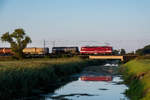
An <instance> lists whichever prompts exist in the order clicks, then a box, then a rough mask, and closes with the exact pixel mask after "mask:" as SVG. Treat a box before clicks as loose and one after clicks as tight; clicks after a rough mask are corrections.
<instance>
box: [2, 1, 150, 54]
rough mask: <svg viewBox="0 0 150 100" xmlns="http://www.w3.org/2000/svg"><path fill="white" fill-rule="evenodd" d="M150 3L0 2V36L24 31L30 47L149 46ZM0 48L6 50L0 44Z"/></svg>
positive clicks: (129, 49) (117, 47)
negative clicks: (30, 40) (30, 41)
mask: <svg viewBox="0 0 150 100" xmlns="http://www.w3.org/2000/svg"><path fill="white" fill-rule="evenodd" d="M149 5H150V0H0V34H3V33H5V32H10V33H12V32H13V30H14V29H17V28H23V29H24V30H25V32H26V33H27V35H29V36H30V37H31V39H32V41H33V43H32V44H29V46H38V47H42V46H43V41H44V40H45V41H46V46H47V47H50V48H51V47H52V46H54V45H55V46H75V45H76V46H85V45H97V46H98V45H99V46H100V45H111V46H113V47H114V48H116V49H119V48H125V49H126V50H127V51H128V52H130V51H133V50H136V49H138V48H142V47H143V46H145V45H148V44H150V6H149ZM0 46H1V47H2V46H7V44H6V43H2V42H0Z"/></svg>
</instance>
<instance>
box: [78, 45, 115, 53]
mask: <svg viewBox="0 0 150 100" xmlns="http://www.w3.org/2000/svg"><path fill="white" fill-rule="evenodd" d="M112 51H113V49H112V47H111V46H86V47H81V50H80V54H112Z"/></svg>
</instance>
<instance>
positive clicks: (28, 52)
mask: <svg viewBox="0 0 150 100" xmlns="http://www.w3.org/2000/svg"><path fill="white" fill-rule="evenodd" d="M23 53H24V54H25V56H27V57H38V56H39V57H40V56H44V55H48V54H49V48H35V47H34V48H25V49H23Z"/></svg>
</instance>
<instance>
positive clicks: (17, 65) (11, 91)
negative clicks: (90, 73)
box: [0, 57, 103, 100]
mask: <svg viewBox="0 0 150 100" xmlns="http://www.w3.org/2000/svg"><path fill="white" fill-rule="evenodd" d="M101 63H103V61H98V60H88V59H81V58H78V57H73V58H60V59H48V58H47V59H46V58H43V59H26V60H22V61H0V85H1V86H0V99H1V100H2V99H4V100H6V99H7V100H8V99H11V100H12V98H16V97H22V96H29V95H31V94H33V93H36V92H37V91H43V90H44V89H45V88H48V89H49V90H51V89H52V87H55V86H57V85H58V84H60V83H61V82H63V81H64V80H63V79H64V77H67V76H69V75H71V74H73V73H78V72H80V71H81V70H82V68H84V67H86V66H89V65H97V64H101ZM52 90H53V89H52Z"/></svg>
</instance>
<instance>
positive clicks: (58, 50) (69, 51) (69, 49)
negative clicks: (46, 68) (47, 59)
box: [52, 47, 79, 55]
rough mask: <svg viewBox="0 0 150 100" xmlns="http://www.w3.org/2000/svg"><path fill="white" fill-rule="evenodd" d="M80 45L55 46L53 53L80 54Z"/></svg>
mask: <svg viewBox="0 0 150 100" xmlns="http://www.w3.org/2000/svg"><path fill="white" fill-rule="evenodd" d="M78 53H79V48H78V47H53V48H52V54H73V55H74V54H78Z"/></svg>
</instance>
